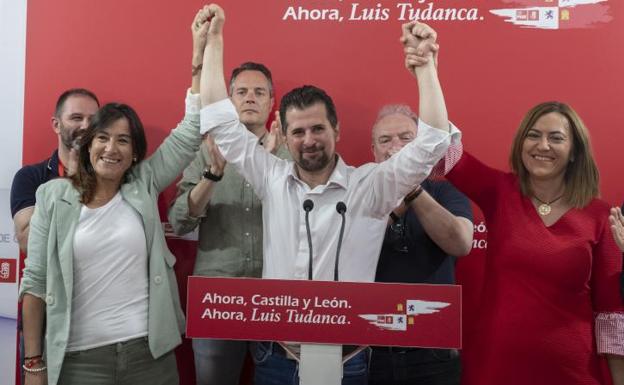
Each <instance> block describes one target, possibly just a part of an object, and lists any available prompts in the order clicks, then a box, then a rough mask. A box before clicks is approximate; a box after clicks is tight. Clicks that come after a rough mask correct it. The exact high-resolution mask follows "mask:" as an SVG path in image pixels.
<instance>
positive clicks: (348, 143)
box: [24, 0, 624, 383]
mask: <svg viewBox="0 0 624 385" xmlns="http://www.w3.org/2000/svg"><path fill="white" fill-rule="evenodd" d="M354 3H356V2H355V1H349V0H324V1H322V0H318V1H313V0H308V1H306V0H291V1H285V0H273V1H270V2H268V1H249V2H247V1H245V2H242V1H234V0H229V1H221V2H220V4H221V5H222V6H223V7H224V8H225V10H226V14H227V22H226V27H225V33H226V37H225V39H226V51H225V62H226V68H227V69H228V71H229V70H230V69H231V68H232V67H233V66H235V65H237V64H240V63H241V62H243V61H247V60H253V61H259V62H263V63H265V64H266V65H267V66H269V67H270V68H271V69H272V71H273V75H274V79H275V86H276V92H277V97H278V98H279V96H280V95H283V94H284V93H285V92H287V91H288V90H290V89H291V88H293V87H295V86H299V85H301V84H304V83H306V84H315V85H318V86H320V87H322V88H325V89H326V90H327V91H328V92H329V94H330V95H332V96H333V97H334V100H335V102H336V105H337V109H338V115H339V119H340V121H341V128H342V134H341V141H340V143H339V144H338V151H339V152H340V154H341V155H342V156H343V157H344V158H345V159H346V160H347V162H348V163H352V164H355V165H359V164H362V163H364V162H368V161H371V160H372V154H371V152H370V127H371V124H372V122H373V120H374V117H375V114H376V111H377V110H378V108H379V107H380V106H381V105H383V104H386V103H396V102H407V103H409V104H411V105H412V106H414V107H417V106H418V97H417V88H416V84H415V82H414V80H413V78H412V77H411V76H410V75H409V74H408V73H407V72H406V71H405V70H403V64H402V51H401V47H400V45H399V43H398V37H399V34H400V24H401V23H402V22H403V21H401V20H397V18H398V16H399V10H398V9H397V4H398V3H401V2H400V1H364V0H362V1H358V2H357V3H358V4H359V6H358V7H359V8H358V9H361V8H364V7H368V8H371V9H373V10H375V9H377V10H379V9H382V8H387V9H388V14H389V17H388V20H368V21H364V20H349V15H350V10H351V7H353V4H354ZM203 4H204V3H202V2H201V1H198V0H185V1H182V2H171V1H153V0H151V1H148V0H133V1H122V0H106V1H104V0H99V1H98V0H93V1H84V0H56V1H53V2H51V1H29V2H28V27H27V28H28V29H27V51H26V55H27V56H26V92H25V95H26V96H25V123H24V135H25V139H24V162H25V163H31V162H35V161H38V160H39V159H42V158H44V157H46V156H48V154H49V153H50V152H51V151H52V150H53V148H54V147H55V145H56V138H55V137H54V134H53V132H52V130H51V128H50V124H49V118H50V116H51V114H52V110H53V106H54V102H55V99H56V97H57V96H58V94H59V93H60V92H61V91H62V90H64V89H66V88H69V87H77V86H79V87H86V88H90V89H92V90H93V91H95V92H96V93H97V94H98V95H99V97H100V98H101V100H102V101H104V102H106V101H112V100H115V101H123V102H126V103H128V104H130V105H132V106H133V107H135V108H136V109H137V111H138V112H139V114H140V116H141V117H142V119H143V121H144V124H145V125H146V127H147V129H148V140H149V144H150V146H149V147H150V151H152V150H153V149H154V148H155V147H156V146H157V145H158V144H159V143H160V142H161V140H162V139H163V138H164V137H165V135H166V134H167V133H168V132H169V130H170V129H171V128H172V127H174V125H175V124H176V123H177V121H178V120H179V119H180V118H181V117H182V114H183V96H184V92H185V89H186V88H187V87H188V86H189V83H190V74H191V65H190V58H191V36H190V27H189V26H190V23H191V21H192V19H193V16H194V15H195V12H196V11H197V9H199V8H200V7H201V6H202V5H203ZM411 4H413V7H414V8H422V9H423V10H424V9H426V8H427V7H431V8H432V9H438V8H439V9H446V8H450V9H453V8H454V9H456V10H457V9H458V8H467V9H474V10H475V11H473V12H475V13H476V14H477V15H478V18H477V19H478V20H475V21H457V20H456V21H452V20H437V21H430V22H429V23H430V24H431V25H432V26H433V27H434V28H435V29H436V30H437V31H438V33H439V43H440V45H441V52H440V64H439V67H440V71H439V72H440V76H441V80H442V83H443V87H444V91H445V95H446V99H447V104H448V108H449V114H450V117H451V119H452V120H453V121H454V123H456V124H457V125H458V126H459V127H460V128H461V129H462V130H463V132H464V145H465V147H466V148H467V149H468V150H470V151H471V152H473V153H475V154H477V155H478V156H479V157H480V158H481V159H482V160H484V161H485V162H487V163H489V164H491V165H493V166H496V167H499V168H507V156H508V151H509V148H510V145H511V140H512V136H513V133H514V131H515V128H516V126H517V125H518V123H519V121H520V119H521V118H522V116H523V114H524V112H525V111H527V110H528V109H529V108H530V107H531V106H533V105H534V104H536V103H538V102H541V101H545V100H551V99H557V100H562V101H565V102H568V103H570V104H571V105H572V106H573V107H574V108H575V109H576V110H577V111H578V112H579V114H580V115H581V117H583V119H584V120H585V122H586V124H587V125H588V126H589V127H590V131H591V134H592V139H593V145H594V149H595V153H596V158H597V162H598V165H599V167H600V171H601V187H602V191H603V197H604V198H605V199H606V200H607V201H610V202H612V203H613V204H620V203H621V201H622V199H623V198H624V183H621V182H620V181H619V172H618V170H619V167H620V163H621V159H620V157H619V155H620V148H621V142H622V140H624V134H622V132H621V129H620V127H619V126H620V124H621V123H620V121H621V119H620V118H619V113H618V112H619V111H620V110H621V103H622V101H623V100H624V82H623V81H622V80H623V77H624V76H623V75H622V70H621V69H622V68H624V53H623V51H622V49H621V45H622V41H624V28H623V27H624V22H623V21H622V17H623V16H624V4H623V3H622V2H620V1H617V2H616V1H607V2H602V3H601V4H599V5H586V6H578V7H575V8H569V9H568V11H569V13H568V14H569V16H570V17H571V19H572V20H581V19H583V20H585V22H584V23H580V24H579V23H577V24H575V25H576V26H579V25H581V26H583V25H584V27H583V28H563V27H562V28H561V29H558V30H545V29H539V28H520V27H519V26H517V25H513V24H511V23H507V22H505V21H504V19H503V18H501V17H498V16H496V15H494V14H492V13H490V12H489V11H490V10H491V9H502V8H513V7H526V6H552V5H553V1H552V0H539V1H538V0H535V1H531V0H528V1H527V0H524V1H523V0H518V1H512V0H499V1H497V0H488V1H485V0H483V1H476V0H475V1H470V0H461V1H460V0H437V1H433V2H428V1H423V0H420V1H413V2H411ZM430 4H431V5H430ZM554 4H555V5H556V1H555V2H554ZM289 7H295V9H297V8H298V7H304V8H307V9H312V8H316V9H320V8H326V9H330V8H335V9H339V10H340V11H341V12H342V13H341V15H342V16H343V17H344V19H343V21H341V22H337V21H331V20H308V21H306V20H293V19H292V18H287V20H284V15H285V14H286V12H287V10H288V9H289ZM591 7H593V8H591ZM598 7H600V8H598ZM598 11H599V12H598ZM378 12H380V11H378ZM596 12H598V13H600V17H599V18H596V19H595V20H598V21H600V22H598V23H595V24H591V21H592V17H593V15H594V14H595V13H596ZM586 19H589V21H590V22H587V21H586ZM562 25H564V24H562ZM569 25H570V26H574V24H569ZM478 182H479V181H478V180H477V181H475V183H478ZM168 196H171V191H170V192H169V195H168ZM166 200H167V198H164V199H163V206H164V205H165V204H166V203H165V201H166ZM478 221H479V219H477V222H478ZM176 242H179V241H176ZM173 246H174V248H175V249H176V250H177V254H178V257H182V258H180V259H182V261H181V262H180V263H179V265H180V267H181V268H180V269H179V270H180V274H181V275H183V274H184V272H185V271H186V270H188V268H189V267H190V266H191V265H192V258H191V257H192V254H193V247H192V245H191V246H190V247H189V246H188V245H186V246H181V245H180V244H179V243H178V244H176V245H173ZM474 254H475V255H472V256H470V257H467V258H465V259H463V260H462V261H461V262H460V266H459V278H460V280H461V281H462V283H464V284H465V286H464V299H465V320H466V328H465V329H464V330H465V332H469V330H470V328H469V325H470V324H471V323H472V322H474V320H476V319H477V314H476V313H475V312H474V310H473V309H474V308H475V306H476V303H477V302H478V298H479V285H478V282H479V275H480V274H481V270H480V268H481V263H480V259H481V258H482V256H481V255H480V254H479V253H478V252H476V253H474ZM184 257H186V259H184ZM189 258H191V259H189ZM181 284H182V286H184V283H183V282H182V283H181ZM467 348H469V347H467ZM186 354H187V355H186V356H184V357H186V359H189V358H190V356H189V355H188V351H187V352H186ZM184 381H189V383H190V381H192V380H191V376H190V375H189V374H188V373H186V374H184V373H183V383H184Z"/></svg>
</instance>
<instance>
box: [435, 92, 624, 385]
mask: <svg viewBox="0 0 624 385" xmlns="http://www.w3.org/2000/svg"><path fill="white" fill-rule="evenodd" d="M510 161H511V168H512V172H511V173H508V172H502V171H499V170H495V169H492V168H490V167H488V166H486V165H484V164H483V163H481V162H480V161H478V160H477V159H475V158H474V157H473V156H471V155H470V154H467V153H463V154H462V156H461V157H460V159H459V161H458V162H457V163H456V164H455V165H454V166H453V165H450V164H448V162H447V166H452V167H453V168H452V170H451V171H450V172H449V173H448V175H447V177H448V179H449V180H450V181H451V182H452V183H453V184H455V186H457V187H458V188H459V189H460V190H461V191H463V192H464V193H465V194H466V195H467V196H468V197H470V198H471V199H472V200H473V201H474V202H475V203H477V205H479V207H480V208H481V210H482V211H483V215H484V217H485V221H486V223H487V227H488V248H487V251H486V262H485V275H484V277H485V278H484V287H483V293H484V295H483V297H482V301H481V302H482V303H481V308H480V312H479V314H480V321H479V325H478V326H477V327H476V334H475V340H473V341H467V345H468V344H471V350H472V353H473V359H472V360H470V362H468V364H467V365H466V366H465V368H464V370H465V378H464V379H465V381H466V382H465V383H467V384H479V385H494V384H496V385H499V384H505V385H510V384H522V385H526V384H532V385H535V384H548V385H555V384H556V385H563V384H565V385H571V384H587V385H590V384H596V385H598V384H608V383H609V382H610V380H609V377H610V376H609V374H608V372H607V370H605V367H606V365H605V363H604V362H605V360H604V359H603V357H606V358H607V360H606V361H608V364H609V365H608V366H609V369H610V371H611V376H612V378H613V382H614V383H615V384H622V383H624V375H623V370H624V369H623V368H624V361H623V360H624V358H623V357H622V355H624V313H622V312H623V310H624V309H623V306H622V299H621V297H620V291H619V276H620V272H621V270H622V258H621V253H620V252H619V250H618V248H617V246H616V244H615V242H614V241H613V238H612V236H611V232H610V230H609V221H608V215H609V205H608V204H607V203H605V202H604V201H602V200H599V199H597V196H598V170H597V168H596V165H595V163H594V160H593V157H592V152H591V148H590V144H589V137H588V133H587V129H586V128H585V126H584V124H583V123H582V121H581V119H580V118H579V117H578V115H577V114H576V113H575V112H574V110H572V109H571V108H570V107H569V106H567V105H565V104H563V103H558V102H548V103H542V104H540V105H538V106H536V107H534V108H533V109H531V110H530V111H529V112H528V113H527V115H526V116H525V118H524V120H523V121H522V123H521V124H520V127H519V129H518V132H517V133H516V137H515V139H514V142H513V146H512V151H511V156H510ZM447 169H448V167H447Z"/></svg>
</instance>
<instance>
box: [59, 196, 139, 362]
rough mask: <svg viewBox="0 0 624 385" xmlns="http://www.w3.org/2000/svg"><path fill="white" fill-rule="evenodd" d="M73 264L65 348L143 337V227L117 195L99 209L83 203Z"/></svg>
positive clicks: (98, 344) (136, 214)
mask: <svg viewBox="0 0 624 385" xmlns="http://www.w3.org/2000/svg"><path fill="white" fill-rule="evenodd" d="M73 263H74V268H73V270H74V289H73V298H72V306H71V322H70V327H69V341H68V344H67V351H76V350H85V349H91V348H96V347H99V346H105V345H109V344H112V343H116V342H121V341H127V340H129V339H132V338H137V337H142V336H146V335H147V310H148V271H147V268H148V267H147V264H148V262H147V245H146V240H145V230H144V228H143V223H142V221H141V217H140V216H139V214H138V213H137V212H136V211H135V210H134V209H133V208H132V207H131V206H130V205H129V204H128V203H127V202H126V201H124V200H123V198H122V196H121V193H119V192H118V193H117V195H115V197H114V198H113V199H111V201H110V202H108V203H107V204H106V205H104V206H102V207H98V208H96V209H90V208H88V207H86V206H82V209H81V211H80V219H79V221H78V225H77V228H76V233H75V235H74V260H73Z"/></svg>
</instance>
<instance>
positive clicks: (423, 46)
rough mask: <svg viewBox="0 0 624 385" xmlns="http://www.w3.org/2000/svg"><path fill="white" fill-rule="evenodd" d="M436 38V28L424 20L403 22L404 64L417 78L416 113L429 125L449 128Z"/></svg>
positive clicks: (446, 129)
mask: <svg viewBox="0 0 624 385" xmlns="http://www.w3.org/2000/svg"><path fill="white" fill-rule="evenodd" d="M436 40H437V34H436V32H435V31H434V30H433V29H432V28H431V27H429V26H428V25H426V24H423V23H419V22H417V21H413V22H410V23H407V24H404V25H403V36H402V37H401V42H402V43H403V46H404V51H405V67H406V68H407V70H408V71H409V72H410V73H411V74H412V75H414V76H415V77H416V79H417V80H418V92H419V108H418V115H419V116H420V119H421V120H422V121H423V122H425V123H427V124H428V125H430V126H432V127H435V128H438V129H441V130H444V131H448V130H449V124H448V114H447V111H446V103H445V102H444V95H443V93H442V87H441V86H440V81H439V79H438V71H437V66H436V62H437V56H436V55H437V51H438V45H437V43H436Z"/></svg>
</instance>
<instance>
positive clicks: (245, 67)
mask: <svg viewBox="0 0 624 385" xmlns="http://www.w3.org/2000/svg"><path fill="white" fill-rule="evenodd" d="M243 71H258V72H261V73H262V74H263V75H264V77H266V78H267V80H268V81H269V95H270V96H271V97H273V77H272V76H271V71H270V70H269V69H268V68H267V67H266V66H265V65H264V64H261V63H254V62H251V61H248V62H245V63H243V64H241V65H239V66H238V67H236V68H234V69H233V70H232V76H230V95H232V94H233V93H234V80H236V77H237V76H238V75H240V73H241V72H243Z"/></svg>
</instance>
